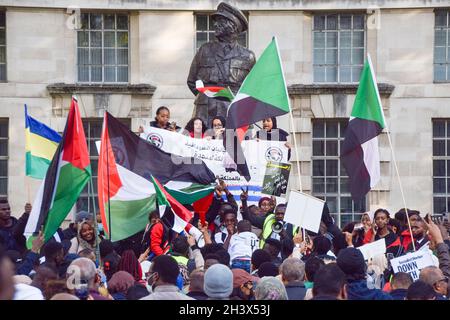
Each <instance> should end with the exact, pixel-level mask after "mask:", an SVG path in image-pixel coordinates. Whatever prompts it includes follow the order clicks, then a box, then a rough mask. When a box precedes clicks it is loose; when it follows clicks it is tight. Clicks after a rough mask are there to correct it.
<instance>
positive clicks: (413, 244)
mask: <svg viewBox="0 0 450 320" xmlns="http://www.w3.org/2000/svg"><path fill="white" fill-rule="evenodd" d="M367 60H368V62H369V67H370V72H371V73H372V77H373V79H374V83H375V91H376V93H377V98H378V101H379V105H380V107H381V114H382V116H383V120H384V123H385V129H386V135H387V137H388V142H389V147H390V148H391V154H392V161H393V162H394V168H395V172H396V175H397V179H398V184H399V186H400V194H401V196H402V200H403V207H404V208H405V215H406V220H407V221H408V228H409V234H410V236H411V243H412V246H413V250H414V251H416V245H415V243H414V238H413V234H412V229H411V221H410V220H409V214H408V208H407V207H406V200H405V194H404V192H403V185H402V181H401V179H400V173H399V171H398V166H397V160H396V159H395V153H394V147H393V146H392V141H391V134H390V133H389V128H388V126H387V122H386V118H385V117H384V112H383V106H382V104H381V98H380V93H379V92H378V82H377V80H376V77H375V72H374V70H373V65H372V59H371V58H370V54H367Z"/></svg>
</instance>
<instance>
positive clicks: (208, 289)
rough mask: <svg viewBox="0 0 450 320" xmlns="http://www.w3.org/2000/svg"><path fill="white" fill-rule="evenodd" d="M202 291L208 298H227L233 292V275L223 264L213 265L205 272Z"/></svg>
mask: <svg viewBox="0 0 450 320" xmlns="http://www.w3.org/2000/svg"><path fill="white" fill-rule="evenodd" d="M203 289H204V291H205V293H206V294H207V295H208V297H210V298H216V299H223V298H228V297H229V296H230V295H231V292H232V291H233V273H232V272H231V270H230V268H228V267H227V266H225V265H223V264H215V265H212V266H211V267H209V268H208V270H206V272H205V278H204V282H203Z"/></svg>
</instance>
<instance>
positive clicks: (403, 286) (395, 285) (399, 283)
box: [390, 272, 414, 300]
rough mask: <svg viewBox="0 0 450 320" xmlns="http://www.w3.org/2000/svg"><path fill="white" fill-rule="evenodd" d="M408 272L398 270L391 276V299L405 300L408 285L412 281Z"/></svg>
mask: <svg viewBox="0 0 450 320" xmlns="http://www.w3.org/2000/svg"><path fill="white" fill-rule="evenodd" d="M413 282H414V281H413V278H412V277H411V276H410V274H409V273H406V272H398V273H395V274H394V275H393V276H392V280H391V288H392V291H391V292H390V295H391V297H392V299H393V300H405V298H406V294H407V293H408V288H409V286H410V285H411V284H412V283H413Z"/></svg>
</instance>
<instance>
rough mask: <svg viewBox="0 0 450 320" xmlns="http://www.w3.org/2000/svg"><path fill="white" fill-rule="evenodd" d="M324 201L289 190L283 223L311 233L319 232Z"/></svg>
mask: <svg viewBox="0 0 450 320" xmlns="http://www.w3.org/2000/svg"><path fill="white" fill-rule="evenodd" d="M324 205H325V201H323V200H321V199H318V198H315V197H313V196H310V195H309V194H306V193H303V192H299V191H295V190H291V193H290V194H289V199H288V204H287V208H286V213H285V215H284V221H286V222H289V223H292V224H293V225H294V226H297V227H302V228H304V229H306V230H309V231H312V232H316V233H317V232H319V227H320V220H321V219H322V211H323V207H324Z"/></svg>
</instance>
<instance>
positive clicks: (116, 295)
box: [111, 292, 127, 300]
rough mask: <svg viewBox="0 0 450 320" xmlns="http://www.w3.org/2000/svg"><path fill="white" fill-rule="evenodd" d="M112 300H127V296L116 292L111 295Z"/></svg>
mask: <svg viewBox="0 0 450 320" xmlns="http://www.w3.org/2000/svg"><path fill="white" fill-rule="evenodd" d="M111 296H112V297H113V299H114V300H127V296H126V295H125V294H123V293H122V292H116V293H113V294H111Z"/></svg>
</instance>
